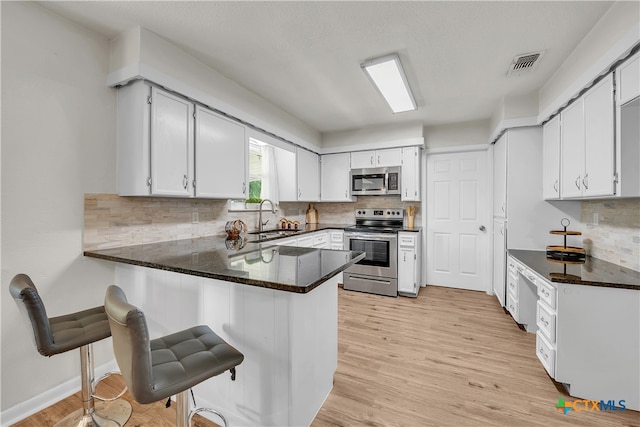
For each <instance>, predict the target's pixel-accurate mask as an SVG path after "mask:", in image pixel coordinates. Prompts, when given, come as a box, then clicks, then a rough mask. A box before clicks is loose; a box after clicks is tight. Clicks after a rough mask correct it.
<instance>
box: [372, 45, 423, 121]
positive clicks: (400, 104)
mask: <svg viewBox="0 0 640 427" xmlns="http://www.w3.org/2000/svg"><path fill="white" fill-rule="evenodd" d="M360 67H361V68H362V69H363V70H364V72H365V73H366V74H367V76H368V77H369V79H370V80H371V82H372V83H373V84H374V86H375V87H376V89H377V90H378V92H379V93H380V95H382V97H383V98H384V99H385V101H387V104H389V107H391V110H392V111H393V112H394V113H402V112H405V111H412V110H415V109H417V107H416V102H415V100H414V98H413V94H412V93H411V89H410V88H409V84H408V83H407V78H406V76H405V74H404V70H403V68H402V64H401V63H400V57H399V56H398V55H397V54H392V55H387V56H383V57H380V58H376V59H372V60H370V61H367V62H365V63H364V64H361V65H360Z"/></svg>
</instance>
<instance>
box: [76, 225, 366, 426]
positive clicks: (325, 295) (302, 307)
mask: <svg viewBox="0 0 640 427" xmlns="http://www.w3.org/2000/svg"><path fill="white" fill-rule="evenodd" d="M242 243H243V242H238V241H225V239H224V238H221V237H203V238H198V239H189V240H178V241H171V242H160V243H152V244H146V245H137V246H126V247H120V248H112V249H104V250H92V251H85V253H84V255H85V256H88V257H93V258H99V259H103V260H108V261H114V262H117V263H118V264H117V266H116V283H117V284H118V285H119V286H120V287H122V288H123V290H124V291H125V292H126V293H127V297H128V299H129V300H130V301H131V303H132V304H135V305H137V306H139V307H141V309H142V310H143V311H144V312H145V315H146V316H147V322H148V327H149V331H150V335H151V337H154V336H159V335H164V334H167V333H170V332H175V331H177V330H179V329H182V328H185V327H189V326H193V325H196V324H207V325H209V326H211V328H212V329H214V330H215V331H216V333H218V334H219V335H220V336H221V337H222V338H224V339H225V340H227V341H228V342H229V343H230V344H231V345H233V346H234V347H236V348H237V349H239V350H240V351H241V352H242V353H243V354H244V355H245V360H244V362H243V363H242V365H240V366H238V376H237V379H236V381H235V382H232V381H231V380H230V378H229V376H228V375H225V374H223V375H219V376H218V377H214V378H212V379H210V380H208V381H205V382H204V383H202V384H200V385H199V386H197V387H195V388H194V392H195V396H196V402H197V404H198V406H208V407H212V408H216V409H218V410H220V411H221V412H222V413H223V414H224V415H225V417H227V419H228V420H229V422H230V424H233V425H264V426H266V425H309V424H311V422H312V420H313V419H314V417H315V415H316V413H317V411H318V410H319V409H320V407H321V406H322V404H323V402H324V400H325V399H326V397H327V396H328V394H329V392H330V391H331V388H332V387H333V375H334V372H335V370H336V368H337V351H338V347H337V345H338V335H337V333H338V318H337V316H338V311H337V310H338V306H337V304H338V298H337V283H338V282H339V281H341V278H342V271H343V270H344V269H346V268H347V267H349V266H350V265H352V264H353V263H355V262H357V261H359V260H360V259H361V258H362V257H363V256H364V254H363V253H361V252H352V251H340V250H325V249H314V248H304V247H291V246H278V245H272V244H270V243H268V242H266V243H246V244H244V245H243V244H242ZM229 248H230V249H229Z"/></svg>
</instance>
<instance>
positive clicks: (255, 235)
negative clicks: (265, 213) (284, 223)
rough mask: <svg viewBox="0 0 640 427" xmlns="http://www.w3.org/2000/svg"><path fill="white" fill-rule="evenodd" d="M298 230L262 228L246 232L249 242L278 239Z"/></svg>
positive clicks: (293, 233) (291, 234)
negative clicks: (261, 229) (259, 230)
mask: <svg viewBox="0 0 640 427" xmlns="http://www.w3.org/2000/svg"><path fill="white" fill-rule="evenodd" d="M299 232H300V230H264V231H262V232H258V231H252V232H249V233H247V238H248V240H249V241H250V242H265V241H268V240H273V239H279V238H280V237H287V236H293V235H295V234H297V233H299Z"/></svg>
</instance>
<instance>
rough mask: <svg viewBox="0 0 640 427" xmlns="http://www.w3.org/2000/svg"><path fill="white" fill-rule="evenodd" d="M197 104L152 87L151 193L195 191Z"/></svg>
mask: <svg viewBox="0 0 640 427" xmlns="http://www.w3.org/2000/svg"><path fill="white" fill-rule="evenodd" d="M193 146H194V142H193V104H192V103H191V102H189V101H188V100H186V99H183V98H180V97H178V96H175V95H173V94H171V93H169V92H166V91H164V90H162V89H159V88H156V87H152V88H151V194H153V195H159V196H183V197H185V196H186V197H189V196H191V195H193V187H192V180H193V169H194V168H193Z"/></svg>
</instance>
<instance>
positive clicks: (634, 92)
mask: <svg viewBox="0 0 640 427" xmlns="http://www.w3.org/2000/svg"><path fill="white" fill-rule="evenodd" d="M616 72H617V73H618V74H617V81H618V105H624V104H626V103H627V102H629V101H631V100H632V99H635V98H637V97H638V96H640V52H638V53H636V54H635V55H633V56H632V57H631V58H629V59H627V60H626V61H625V62H624V63H622V64H621V65H620V67H618V69H617V70H616Z"/></svg>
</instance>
